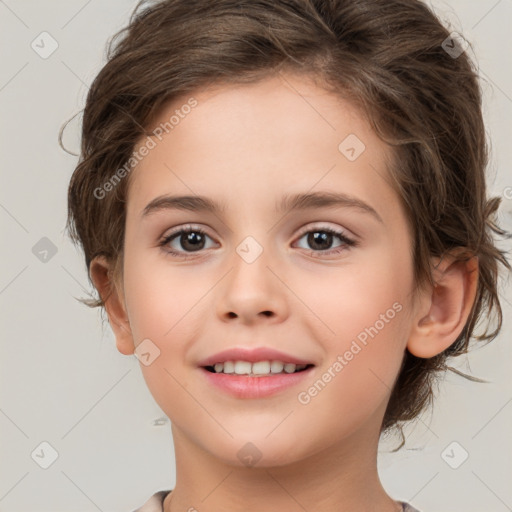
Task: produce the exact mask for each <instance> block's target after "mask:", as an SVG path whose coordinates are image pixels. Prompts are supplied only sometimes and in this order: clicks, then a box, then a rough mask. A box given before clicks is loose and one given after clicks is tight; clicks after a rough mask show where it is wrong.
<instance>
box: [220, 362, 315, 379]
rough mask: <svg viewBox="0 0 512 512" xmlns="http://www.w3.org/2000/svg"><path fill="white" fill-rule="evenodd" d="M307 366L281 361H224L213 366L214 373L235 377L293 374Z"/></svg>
mask: <svg viewBox="0 0 512 512" xmlns="http://www.w3.org/2000/svg"><path fill="white" fill-rule="evenodd" d="M306 366H307V365H305V364H298V365H296V364H293V363H283V362H281V361H258V362H257V363H250V362H249V361H226V362H224V363H216V364H215V365H214V370H215V373H234V374H236V375H252V376H255V375H270V374H275V373H283V371H284V373H294V372H296V371H299V370H304V368H306Z"/></svg>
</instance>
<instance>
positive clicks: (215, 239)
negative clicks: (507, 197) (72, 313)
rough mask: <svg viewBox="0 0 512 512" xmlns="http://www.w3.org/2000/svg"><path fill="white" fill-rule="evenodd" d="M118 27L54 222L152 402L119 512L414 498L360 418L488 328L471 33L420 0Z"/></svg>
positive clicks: (234, 4)
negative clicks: (141, 482) (135, 489)
mask: <svg viewBox="0 0 512 512" xmlns="http://www.w3.org/2000/svg"><path fill="white" fill-rule="evenodd" d="M121 35H122V37H121V38H119V39H118V40H115V41H114V42H113V43H114V45H113V48H112V49H111V51H110V53H109V60H108V62H107V64H106V65H105V67H104V68H103V69H102V70H101V72H100V73H99V75H98V76H97V78H96V79H95V81H94V83H93V84H92V87H91V89H90V92H89V95H88V98H87V104H86V107H85V111H84V118H83V133H82V135H83V138H82V155H81V160H80V162H79V165H78V166H77V168H76V170H75V172H74V174H73V177H72V179H71V183H70V188H69V218H68V228H69V230H70V235H71V237H72V239H73V240H74V241H75V242H76V243H79V244H81V246H82V247H83V250H84V252H85V260H86V265H87V269H88V271H89V275H90V279H91V281H92V283H93V284H94V286H95V288H96V289H97V290H98V292H99V298H98V300H96V301H92V302H91V301H89V302H87V301H86V303H87V304H89V305H91V306H101V307H104V308H105V310H106V311H107V313H108V318H109V321H110V324H111V326H112V329H113V331H114V333H115V336H116V344H117V348H118V350H119V351H120V352H121V353H122V354H126V355H129V354H134V355H135V356H136V357H137V358H138V359H139V360H140V363H141V369H142V372H143V375H144V378H145V381H146V383H147V385H148V387H149V389H150V391H151V393H152V395H153V396H154V398H155V400H156V401H157V403H158V404H159V406H160V407H161V408H162V410H163V411H164V412H165V414H167V415H168V417H169V418H170V420H171V425H172V435H173V442H174V447H175V454H176V475H177V476H176V485H175V487H174V489H173V490H172V492H171V490H170V489H166V490H162V491H160V492H157V493H156V494H154V495H153V496H152V497H151V498H150V499H149V500H148V501H147V502H146V503H145V504H144V505H143V506H142V507H141V508H139V509H138V511H139V512H150V511H165V512H177V511H186V510H188V511H196V510H198V511H201V512H211V511H221V510H222V511H230V512H231V511H233V512H234V511H242V510H244V511H256V510H258V511H260V510H264V511H266V512H274V511H287V512H294V511H303V510H308V511H317V510H323V511H361V512H362V511H372V512H374V511H379V512H394V511H397V512H398V511H414V510H416V508H414V507H413V505H412V504H407V503H405V502H403V501H400V500H395V499H393V498H392V497H390V496H389V495H388V494H387V493H386V491H385V490H384V488H383V487H382V485H381V483H380V480H379V476H378V472H377V463H376V460H377V449H378V442H379V437H380V435H381V434H382V433H384V432H388V431H390V430H391V429H393V428H398V429H399V428H400V426H401V425H402V424H403V423H404V422H406V421H408V420H412V419H413V418H415V417H417V416H418V415H419V413H420V412H421V411H422V410H424V409H425V407H426V406H427V405H428V404H429V401H430V399H431V394H432V389H431V386H432V382H433V379H434V378H435V376H436V375H437V374H438V373H439V371H443V370H446V368H447V358H448V357H449V356H457V355H459V354H463V353H465V352H466V351H467V348H468V343H469V341H470V339H471V337H474V336H476V331H475V326H476V325H477V322H478V321H479V319H481V317H485V315H491V313H495V314H496V315H497V326H496V328H495V329H494V330H493V331H492V332H490V327H489V326H488V328H487V330H486V332H484V333H483V334H482V335H481V338H480V339H483V340H485V339H487V340H490V339H492V338H494V337H495V336H496V335H497V334H498V332H499V330H500V327H501V320H502V312H501V307H500V302H499V297H498V292H497V280H498V270H499V268H498V267H499V264H500V263H501V264H503V266H504V267H506V268H507V269H510V265H509V263H508V261H507V259H506V258H505V256H504V253H503V252H502V251H500V250H499V249H498V248H497V247H496V246H495V242H494V240H493V236H492V235H493V232H494V233H497V234H502V235H503V234H504V232H503V231H502V230H500V229H499V228H498V227H497V226H496V224H495V223H494V217H495V213H496V211H497V208H498V206H499V199H496V198H494V199H488V198H487V197H486V185H485V174H484V172H485V167H486V162H487V152H486V151H487V149H486V142H485V131H484V125H483V121H482V114H481V98H480V90H479V86H478V81H477V76H476V73H475V71H474V69H473V66H472V64H471V62H470V60H469V59H468V56H467V55H466V53H465V52H464V48H465V44H464V40H463V39H462V38H461V37H460V36H457V35H456V34H450V33H449V32H448V31H447V30H446V29H445V28H444V27H443V26H442V25H441V24H440V22H439V21H438V20H437V18H436V17H435V16H434V15H433V14H432V12H431V11H430V10H429V9H428V8H427V7H426V6H425V5H424V4H422V3H421V2H419V1H416V0H409V1H407V2H404V1H402V0H388V1H386V2H384V1H381V0H357V1H356V0H257V1H255V0H216V1H215V2H212V1H209V0H162V1H159V2H153V3H151V4H148V5H146V6H143V5H140V6H139V7H138V9H137V10H136V13H135V15H134V16H133V18H132V20H131V23H130V25H129V26H128V27H127V29H125V31H123V32H122V34H121ZM327 242H329V243H327Z"/></svg>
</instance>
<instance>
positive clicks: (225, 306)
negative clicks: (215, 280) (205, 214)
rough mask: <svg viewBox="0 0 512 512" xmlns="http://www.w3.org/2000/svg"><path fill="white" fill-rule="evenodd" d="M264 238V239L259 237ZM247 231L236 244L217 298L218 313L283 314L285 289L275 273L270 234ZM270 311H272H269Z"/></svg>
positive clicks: (247, 314) (245, 314) (275, 264)
mask: <svg viewBox="0 0 512 512" xmlns="http://www.w3.org/2000/svg"><path fill="white" fill-rule="evenodd" d="M256 236H258V238H259V239H260V240H261V242H260V241H259V240H258V239H257V238H256ZM256 236H253V235H247V236H245V238H243V239H242V241H241V242H240V243H238V245H236V246H235V247H234V253H233V255H232V257H231V259H230V262H229V264H230V267H231V271H230V272H229V274H228V275H227V276H226V281H225V284H224V286H223V287H222V292H221V298H220V300H219V301H218V308H219V310H218V314H219V315H220V316H223V317H226V316H229V317H233V316H237V317H243V318H244V319H245V320H247V321H249V320H250V319H251V318H256V317H257V316H258V315H259V314H260V313H264V314H265V316H282V315H283V314H284V312H285V296H284V295H285V289H286V287H284V286H283V284H282V283H281V282H280V280H279V279H278V278H277V276H276V275H275V272H276V271H275V269H274V268H273V267H279V265H278V263H277V262H274V261H273V258H272V255H273V254H274V251H273V250H272V249H271V248H270V246H269V245H270V239H271V235H268V236H267V234H265V232H264V231H263V234H260V235H256ZM269 313H271V315H269Z"/></svg>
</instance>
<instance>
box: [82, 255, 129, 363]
mask: <svg viewBox="0 0 512 512" xmlns="http://www.w3.org/2000/svg"><path fill="white" fill-rule="evenodd" d="M89 275H90V277H91V280H92V282H93V283H94V286H95V287H96V289H97V290H98V292H99V294H100V296H101V298H102V300H103V302H104V303H105V309H106V311H107V314H108V320H109V323H110V327H111V328H112V331H113V332H114V335H115V337H116V345H117V349H118V350H119V352H121V354H124V355H131V354H133V353H134V351H135V345H134V343H133V337H132V332H131V327H130V322H129V320H128V315H127V314H126V305H125V302H124V296H123V292H122V290H120V289H119V288H120V287H118V286H116V283H115V282H114V280H113V269H112V265H111V263H110V262H109V261H108V260H107V259H106V258H105V257H104V256H97V257H96V258H94V259H93V260H92V261H91V264H90V265H89Z"/></svg>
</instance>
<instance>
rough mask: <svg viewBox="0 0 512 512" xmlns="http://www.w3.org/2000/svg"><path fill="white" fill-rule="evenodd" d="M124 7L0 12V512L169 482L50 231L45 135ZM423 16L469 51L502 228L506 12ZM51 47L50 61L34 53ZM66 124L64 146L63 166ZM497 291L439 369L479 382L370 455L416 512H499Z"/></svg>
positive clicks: (505, 342) (15, 5)
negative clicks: (458, 36) (486, 335)
mask: <svg viewBox="0 0 512 512" xmlns="http://www.w3.org/2000/svg"><path fill="white" fill-rule="evenodd" d="M134 6H135V2H134V1H132V0H109V1H108V2H106V1H100V0H89V1H86V0H66V1H64V0H53V1H45V2H42V1H40V0H4V1H3V0H0V38H1V48H2V66H1V68H0V120H1V123H0V129H1V132H0V145H1V146H0V147H1V160H0V163H1V182H0V183H1V187H0V226H1V233H2V251H1V272H0V315H1V323H0V326H1V335H2V337H1V347H0V350H1V354H0V364H1V368H0V379H1V382H0V384H1V385H0V390H1V392H0V435H1V444H0V511H10V512H33V511H37V512H39V511H52V512H64V511H66V512H69V511H96V510H100V511H116V512H117V511H119V512H129V511H131V510H133V509H134V508H136V507H138V506H140V505H141V504H142V503H143V502H144V501H146V500H147V499H148V498H149V496H150V495H151V494H153V493H154V492H156V491H157V490H160V489H171V488H173V486H174V483H175V472H174V470H175V468H174V452H173V445H172V438H171V432H170V424H169V421H168V419H167V418H166V417H165V415H164V414H163V413H162V411H161V409H160V408H159V407H158V405H157V404H156V403H155V401H154V400H153V398H152V396H151V395H150V393H149V391H148V390H147V388H146V385H145V382H144V380H143V378H142V374H141V371H140V367H139V362H138V360H137V359H136V358H135V356H123V355H122V354H120V353H119V352H117V349H116V347H115V343H114V338H113V335H112V332H111V330H110V327H109V326H108V325H107V324H105V327H102V320H101V316H100V313H99V310H91V309H89V308H87V307H86V306H84V305H82V304H81V303H79V302H78V301H76V300H75V298H74V297H84V296H86V294H87V293H88V292H90V291H91V288H90V286H89V283H88V280H87V274H86V268H85V263H84V259H83V256H82V254H81V253H80V252H79V251H78V250H77V249H76V248H75V247H74V246H73V245H72V244H71V242H70V241H69V240H68V238H67V235H66V233H65V231H64V226H65V222H66V206H67V204H66V193H67V186H68V182H69V178H70V176H71V173H72V171H73V169H74V166H75V165H76V162H77V157H75V156H72V155H69V154H67V153H65V152H64V151H62V150H61V148H60V147H59V145H58V132H59V129H60V127H61V125H62V124H63V123H64V122H65V121H66V120H68V119H69V118H70V117H72V116H73V115H74V114H76V113H77V112H79V111H80V109H82V108H83V106H84V102H85V96H86V93H87V88H88V85H89V84H90V83H91V81H92V80H93V78H94V77H95V76H96V74H97V73H98V72H99V70H100V69H101V67H102V65H103V63H104V58H105V44H106V43H107V41H108V39H109V38H110V37H111V36H112V35H113V34H114V33H115V32H116V31H117V30H118V29H120V28H121V27H122V26H124V25H125V23H126V22H127V20H128V17H129V14H130V13H131V11H132V9H133V7H134ZM433 6H434V8H435V10H436V12H437V13H438V14H439V16H440V17H441V19H442V20H443V21H444V22H445V23H446V24H450V26H451V29H452V30H454V31H457V32H460V33H462V34H464V36H465V38H466V39H468V40H469V41H471V43H472V45H473V50H474V54H475V55H476V59H477V61H478V63H479V68H480V76H481V77H482V84H483V89H484V94H485V98H484V100H485V104H484V111H485V118H486V121H487V129H488V136H489V140H490V141H491V147H492V157H491V163H490V166H489V191H490V192H491V193H492V194H494V195H500V196H502V197H503V206H502V210H501V213H500V221H501V223H502V225H503V226H504V227H505V228H507V229H509V230H510V229H512V188H508V187H511V186H512V173H511V168H510V162H511V161H512V144H511V142H512V138H511V135H512V133H511V132H512V130H511V126H512V72H511V65H510V63H511V62H512V51H511V46H512V36H511V33H512V30H511V29H512V26H511V22H512V0H478V1H471V2H470V1H468V0H466V1H463V0H450V1H435V2H434V3H433ZM42 32H47V33H48V34H49V35H44V34H43V35H41V33H42ZM41 38H45V39H44V40H45V43H44V44H42V43H41V42H40V41H41ZM34 41H35V42H34ZM38 41H39V43H38ZM53 41H55V42H53ZM33 42H34V43H33ZM52 44H53V45H55V44H57V45H58V47H57V48H56V49H55V51H54V52H53V53H52V54H51V55H49V56H47V55H44V52H50V51H51V50H52ZM37 45H39V46H37ZM43 46H44V48H43ZM468 51H469V50H468ZM41 53H42V54H43V55H41ZM43 56H44V57H46V58H43ZM79 121H80V116H77V117H76V118H75V120H74V121H73V122H72V123H70V125H69V127H68V129H67V130H66V132H65V138H64V142H65V144H66V146H67V147H68V148H69V149H71V150H72V151H75V152H78V148H79ZM507 244H508V243H504V244H503V247H505V248H507V249H508V248H509V245H507ZM45 251H46V252H45ZM501 290H502V296H503V308H504V325H503V330H502V333H501V334H500V336H499V337H498V338H497V339H496V340H495V341H493V342H492V343H491V344H489V345H488V346H486V347H483V348H480V349H478V350H475V351H474V352H473V353H472V354H471V355H469V356H468V357H466V358H464V359H461V360H459V361H457V362H456V363H455V364H456V365H457V367H458V368H460V369H462V370H466V371H468V370H469V371H471V373H472V374H473V375H475V376H477V377H480V378H483V379H486V380H488V381H489V383H487V384H476V383H473V382H470V381H468V380H465V379H463V378H460V377H458V376H456V375H454V374H449V375H447V376H446V379H444V381H443V382H442V383H441V386H440V388H439V392H438V394H437V402H436V405H435V409H434V411H433V413H431V414H430V413H427V414H425V415H423V416H422V418H420V419H419V420H418V421H417V422H415V423H414V424H413V425H411V426H410V427H409V428H408V429H407V430H406V433H407V442H406V444H405V446H404V448H402V449H401V450H400V451H398V452H397V453H391V452H390V450H391V449H392V448H393V447H394V446H396V443H397V440H396V439H389V440H384V441H383V442H382V445H381V450H380V454H379V469H380V473H381V477H382V480H383V484H384V486H385V488H386V489H387V490H388V491H389V493H390V494H391V495H392V496H393V497H395V498H396V499H403V500H407V501H410V502H411V503H412V504H413V505H414V506H416V507H417V508H419V509H420V510H422V511H424V512H506V511H510V510H512V487H511V486H510V483H511V481H512V457H511V456H510V455H511V454H512V441H511V434H510V432H511V418H512V379H511V377H510V369H511V353H512V351H511V344H510V334H511V332H512V331H511V329H512V325H511V321H510V313H511V308H510V304H509V302H508V299H509V298H510V289H509V288H508V286H507V281H506V280H503V281H502V285H501ZM41 443H43V444H41ZM453 443H455V444H453ZM466 454H467V459H466V460H464V462H462V463H461V461H462V460H463V459H464V458H465V457H466ZM53 459H55V460H53ZM44 465H49V466H48V467H47V468H46V469H45V468H44V467H42V466H44ZM452 466H458V467H457V468H454V467H452Z"/></svg>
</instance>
